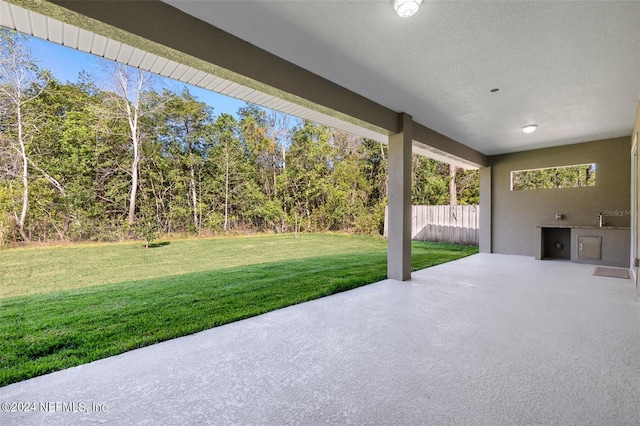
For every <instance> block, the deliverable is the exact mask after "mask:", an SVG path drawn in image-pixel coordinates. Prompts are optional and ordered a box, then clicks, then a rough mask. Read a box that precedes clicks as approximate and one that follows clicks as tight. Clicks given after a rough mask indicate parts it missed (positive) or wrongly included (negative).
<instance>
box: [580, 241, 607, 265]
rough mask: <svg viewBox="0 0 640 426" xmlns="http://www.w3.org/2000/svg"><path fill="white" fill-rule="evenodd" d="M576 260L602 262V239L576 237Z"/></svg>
mask: <svg viewBox="0 0 640 426" xmlns="http://www.w3.org/2000/svg"><path fill="white" fill-rule="evenodd" d="M578 259H589V260H602V237H600V236H593V237H591V236H580V237H578Z"/></svg>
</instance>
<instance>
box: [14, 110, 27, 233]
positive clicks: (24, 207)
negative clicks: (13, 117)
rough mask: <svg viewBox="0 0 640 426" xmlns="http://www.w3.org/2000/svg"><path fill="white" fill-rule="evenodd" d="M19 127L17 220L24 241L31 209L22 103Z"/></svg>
mask: <svg viewBox="0 0 640 426" xmlns="http://www.w3.org/2000/svg"><path fill="white" fill-rule="evenodd" d="M16 113H17V123H16V124H17V126H18V145H19V146H20V157H21V158H22V211H21V212H20V218H16V221H17V222H18V231H19V232H20V236H21V237H22V239H23V240H24V241H29V240H30V238H29V236H28V235H27V233H26V232H25V230H24V224H25V221H26V219H27V209H28V208H29V164H28V161H27V148H26V146H25V143H24V134H23V123H22V106H21V105H20V102H17V104H16Z"/></svg>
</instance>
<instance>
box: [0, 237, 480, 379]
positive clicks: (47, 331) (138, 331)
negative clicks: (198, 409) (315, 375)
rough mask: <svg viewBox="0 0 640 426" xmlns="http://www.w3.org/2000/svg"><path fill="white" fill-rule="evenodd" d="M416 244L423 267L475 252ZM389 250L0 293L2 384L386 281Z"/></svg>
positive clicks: (419, 266) (417, 264) (418, 264)
mask: <svg viewBox="0 0 640 426" xmlns="http://www.w3.org/2000/svg"><path fill="white" fill-rule="evenodd" d="M420 247H421V246H415V247H414V258H413V259H412V260H413V261H414V262H413V269H414V270H415V269H422V268H425V267H427V266H431V265H434V264H439V263H444V262H447V261H450V260H455V259H458V258H461V257H464V256H467V255H469V254H472V253H475V252H476V251H477V250H476V249H475V248H470V249H468V250H466V249H465V250H460V249H455V250H451V249H447V248H445V247H440V248H439V249H438V250H436V249H433V248H432V249H429V250H427V249H421V248H420ZM386 263H387V262H386V251H385V250H378V251H371V252H360V253H357V254H352V255H335V256H322V257H315V258H305V259H297V260H289V261H283V262H272V263H264V264H256V265H250V266H243V267H235V268H227V269H222V270H213V271H207V272H198V273H191V274H185V275H178V276H170V277H163V278H157V279H151V280H140V281H132V282H124V283H119V284H108V285H101V286H94V287H86V288H83V289H78V290H70V291H63V292H57V293H49V294H38V295H33V296H21V297H13V298H7V299H0V308H1V309H0V342H3V344H2V345H0V386H4V385H8V384H10V383H14V382H18V381H21V380H25V379H28V378H31V377H35V376H39V375H42V374H46V373H50V372H53V371H57V370H61V369H64V368H69V367H72V366H76V365H80V364H84V363H88V362H91V361H95V360H98V359H101V358H106V357H108V356H112V355H117V354H120V353H123V352H126V351H129V350H132V349H136V348H140V347H143V346H147V345H150V344H153V343H157V342H161V341H164V340H168V339H172V338H175V337H180V336H184V335H188V334H192V333H196V332H198V331H202V330H206V329H209V328H212V327H216V326H219V325H222V324H226V323H229V322H233V321H237V320H240V319H244V318H248V317H252V316H255V315H260V314H262V313H265V312H269V311H273V310H276V309H280V308H283V307H286V306H290V305H295V304H298V303H302V302H306V301H309V300H312V299H317V298H319V297H323V296H328V295H331V294H335V293H339V292H342V291H345V290H350V289H353V288H356V287H360V286H362V285H365V284H370V283H373V282H376V281H380V280H383V279H385V278H386V268H387V265H386Z"/></svg>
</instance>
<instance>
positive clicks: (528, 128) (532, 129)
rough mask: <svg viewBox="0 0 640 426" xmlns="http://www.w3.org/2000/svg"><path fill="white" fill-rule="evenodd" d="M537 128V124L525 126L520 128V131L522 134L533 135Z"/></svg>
mask: <svg viewBox="0 0 640 426" xmlns="http://www.w3.org/2000/svg"><path fill="white" fill-rule="evenodd" d="M537 128H538V125H537V124H527V125H526V126H523V127H522V131H523V132H524V133H533V132H535V131H536V129H537Z"/></svg>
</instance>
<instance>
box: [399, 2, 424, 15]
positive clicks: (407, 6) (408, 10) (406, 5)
mask: <svg viewBox="0 0 640 426" xmlns="http://www.w3.org/2000/svg"><path fill="white" fill-rule="evenodd" d="M421 4H422V0H393V9H394V10H395V11H396V13H397V14H398V15H400V16H401V17H403V18H408V17H409V16H412V15H414V14H415V13H416V12H417V11H418V8H419V7H420V5H421Z"/></svg>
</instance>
